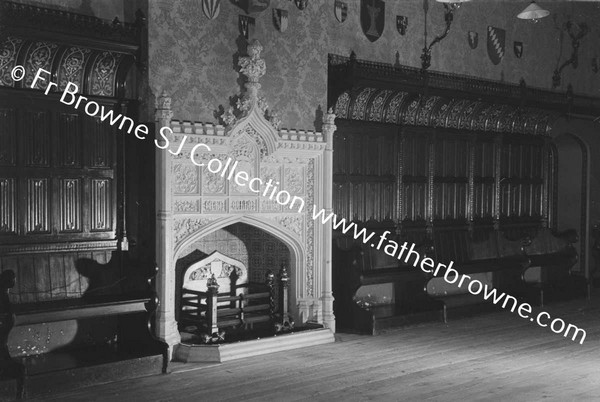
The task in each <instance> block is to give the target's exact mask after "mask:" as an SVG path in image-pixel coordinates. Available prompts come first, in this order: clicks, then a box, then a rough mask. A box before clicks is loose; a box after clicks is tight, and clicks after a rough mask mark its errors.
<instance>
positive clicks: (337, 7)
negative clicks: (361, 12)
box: [333, 0, 348, 22]
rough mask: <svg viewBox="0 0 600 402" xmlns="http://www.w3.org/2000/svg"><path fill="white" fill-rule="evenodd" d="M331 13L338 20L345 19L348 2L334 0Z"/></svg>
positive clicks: (342, 20)
mask: <svg viewBox="0 0 600 402" xmlns="http://www.w3.org/2000/svg"><path fill="white" fill-rule="evenodd" d="M333 13H334V14H335V18H336V19H337V20H338V21H339V22H344V21H346V18H347V17H348V4H346V3H344V2H343V1H340V0H335V3H334V5H333Z"/></svg>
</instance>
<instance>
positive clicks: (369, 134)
mask: <svg viewBox="0 0 600 402" xmlns="http://www.w3.org/2000/svg"><path fill="white" fill-rule="evenodd" d="M396 132H397V129H396V128H392V127H389V126H388V127H385V126H381V125H380V126H376V127H365V128H364V129H360V128H358V129H354V128H351V127H348V130H345V131H344V133H342V134H340V135H335V136H334V150H335V152H334V154H335V156H334V159H333V161H334V166H333V176H334V186H333V187H334V188H333V192H334V195H333V200H334V209H335V211H336V213H337V214H338V215H339V216H340V217H345V218H349V219H351V220H353V221H355V222H361V223H367V222H369V223H370V224H372V225H375V226H382V225H386V224H387V225H389V224H390V223H391V224H392V225H393V222H394V221H395V220H396V219H397V208H396V189H397V186H396V181H397V169H398V167H397V152H398V151H397V148H398V144H397V141H396V138H397V137H398V136H397V135H396Z"/></svg>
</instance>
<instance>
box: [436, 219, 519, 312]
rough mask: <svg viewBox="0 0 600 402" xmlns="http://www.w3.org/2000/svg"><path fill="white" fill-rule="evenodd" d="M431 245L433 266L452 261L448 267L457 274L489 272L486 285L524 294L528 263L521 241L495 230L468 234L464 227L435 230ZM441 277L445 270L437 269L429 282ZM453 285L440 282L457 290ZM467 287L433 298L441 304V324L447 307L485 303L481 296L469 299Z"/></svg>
mask: <svg viewBox="0 0 600 402" xmlns="http://www.w3.org/2000/svg"><path fill="white" fill-rule="evenodd" d="M432 243H433V244H432V248H431V251H430V252H429V256H430V257H431V258H433V260H434V261H436V263H442V264H449V263H450V262H451V261H452V262H453V266H452V268H453V269H454V270H456V271H457V272H458V273H459V274H461V275H462V274H465V275H469V276H470V275H472V274H479V273H491V274H492V281H491V283H490V285H492V286H493V287H494V288H496V289H498V290H499V291H500V292H505V293H507V294H510V295H514V296H519V295H525V294H527V291H528V285H527V283H526V282H525V279H524V274H525V271H526V270H527V269H528V267H529V265H530V260H529V258H528V256H526V255H525V253H524V249H523V247H524V244H525V242H524V241H523V240H520V239H519V240H509V239H507V238H506V237H505V236H504V235H503V233H501V232H499V231H495V230H481V231H478V232H470V231H469V230H468V229H467V228H455V227H436V228H434V229H433V242H432ZM444 274H445V271H444V270H440V271H439V272H438V275H437V276H436V277H434V276H433V275H432V276H430V280H433V279H436V278H442V277H443V276H444ZM450 279H451V278H450ZM439 280H440V281H441V279H439ZM457 284H458V282H457V283H455V284H447V283H445V281H444V284H443V286H445V287H448V286H450V287H457ZM467 285H468V282H466V283H464V284H463V287H462V288H461V289H464V291H463V292H461V293H454V294H451V295H449V296H446V295H437V296H435V298H436V299H440V300H443V302H444V322H446V321H447V316H448V305H450V304H461V301H463V300H469V301H470V302H471V303H472V301H473V300H477V303H476V304H484V303H485V302H484V299H483V297H482V296H481V295H480V296H473V295H471V294H470V293H468V291H467V288H466V286H467ZM453 290H454V288H453ZM474 298H477V299H474ZM479 299H481V300H479Z"/></svg>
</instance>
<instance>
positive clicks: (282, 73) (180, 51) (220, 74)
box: [148, 0, 600, 129]
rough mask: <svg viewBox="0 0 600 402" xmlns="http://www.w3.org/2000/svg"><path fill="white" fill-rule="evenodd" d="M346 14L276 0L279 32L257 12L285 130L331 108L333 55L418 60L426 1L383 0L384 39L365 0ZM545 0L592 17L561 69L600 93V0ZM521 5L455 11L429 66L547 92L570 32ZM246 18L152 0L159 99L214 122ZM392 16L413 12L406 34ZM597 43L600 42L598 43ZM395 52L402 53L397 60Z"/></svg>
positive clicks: (555, 10)
mask: <svg viewBox="0 0 600 402" xmlns="http://www.w3.org/2000/svg"><path fill="white" fill-rule="evenodd" d="M346 2H347V3H348V18H347V19H346V21H345V22H344V23H339V22H338V21H337V20H336V18H335V16H334V13H333V4H334V1H333V0H322V1H311V2H309V4H308V7H307V8H306V9H305V10H304V11H300V10H299V9H297V8H296V6H295V5H294V3H293V2H290V1H289V0H271V8H273V7H275V8H282V9H285V10H288V12H289V27H288V29H287V30H286V31H285V32H283V33H281V32H279V31H277V30H276V29H275V27H274V25H273V22H272V14H271V13H272V11H271V8H269V9H268V10H266V11H265V12H263V13H261V14H253V15H252V16H253V17H255V18H256V27H255V29H254V34H253V35H251V38H257V39H259V40H260V41H261V42H262V43H263V45H264V46H265V50H264V52H263V56H264V58H265V60H266V63H267V74H266V76H265V77H263V79H262V81H261V82H262V85H263V90H264V91H265V96H266V99H267V102H268V103H269V105H270V106H271V107H273V108H275V109H276V110H278V111H279V112H280V115H281V117H282V123H283V124H282V126H283V127H287V128H295V129H314V128H315V119H316V118H317V116H320V112H318V110H317V109H318V108H319V107H320V108H321V110H323V109H324V108H325V107H326V99H327V92H326V91H327V54H328V53H337V54H342V55H348V54H349V53H350V51H351V50H354V51H355V52H356V54H357V56H358V57H359V58H361V59H370V60H374V61H382V62H389V63H394V62H396V61H398V62H399V63H400V64H403V65H408V66H415V67H418V66H420V55H421V49H422V47H423V25H424V24H423V22H424V16H423V1H422V0H405V1H390V0H388V1H386V21H385V29H384V32H383V35H382V37H381V38H379V40H377V41H376V42H374V43H371V42H369V40H368V39H367V38H366V36H365V35H364V34H363V33H362V30H361V28H360V15H359V5H360V2H359V0H347V1H346ZM557 3H558V2H540V4H541V5H542V6H545V7H546V8H548V9H549V10H550V11H551V12H552V14H553V15H554V16H556V19H557V24H559V25H561V24H562V23H563V22H564V21H566V15H571V16H573V17H572V19H573V20H574V21H575V22H580V21H582V20H587V22H588V24H589V26H590V27H591V32H590V33H589V34H588V36H587V37H585V38H584V39H583V41H582V43H581V46H580V63H579V64H580V65H579V68H578V69H577V70H573V68H572V67H567V68H566V69H564V70H563V74H562V76H563V84H562V86H561V87H560V88H559V89H560V90H562V91H564V90H565V89H566V86H567V84H568V83H572V85H573V87H574V90H575V92H577V93H587V94H591V95H596V96H599V95H600V73H597V74H593V72H592V69H591V58H592V57H595V56H600V50H598V48H597V44H598V41H599V35H600V29H599V28H598V24H597V23H596V22H595V21H597V19H598V18H599V17H600V4H598V3H582V2H578V3H576V5H574V3H573V2H563V3H558V4H557ZM525 5H526V4H525V3H522V2H503V1H498V2H496V1H493V2H492V1H486V2H477V1H474V2H470V3H467V4H465V5H463V6H462V7H461V8H460V9H459V10H458V11H457V12H456V14H455V17H454V22H453V25H452V29H451V31H450V33H449V35H448V37H447V38H446V39H445V40H444V41H442V42H441V43H440V44H438V45H436V46H434V47H433V50H432V65H431V69H432V70H437V71H444V72H453V73H458V74H467V75H472V76H476V77H481V78H485V79H492V80H504V81H506V82H509V83H518V82H519V80H520V78H521V77H523V78H524V79H525V80H526V82H527V84H528V85H530V86H536V87H542V88H546V89H550V87H551V81H552V72H553V71H554V69H555V68H556V66H557V64H558V63H559V57H560V63H562V62H563V61H565V60H566V59H567V58H568V57H570V54H571V44H570V38H569V37H568V35H565V38H564V41H563V42H564V43H563V45H562V46H561V41H560V33H559V31H558V30H557V29H556V28H555V23H554V21H553V18H552V17H549V18H545V19H543V20H541V21H540V22H539V23H538V24H531V23H528V22H524V21H521V20H518V19H517V18H516V15H517V14H518V13H519V12H520V11H521V10H522V9H523V8H524V7H525ZM429 8H430V10H429V14H428V24H427V27H428V31H429V32H428V42H430V41H431V40H432V39H433V37H434V36H435V35H437V34H439V33H441V32H443V28H444V21H443V20H444V9H443V6H442V4H440V3H437V2H435V1H433V0H429ZM239 14H244V12H243V11H241V10H240V9H239V8H237V7H236V6H235V5H233V4H232V2H231V1H221V11H220V14H219V16H218V17H217V18H216V19H215V20H209V19H207V18H206V17H205V16H204V14H203V12H202V2H201V1H200V0H174V1H167V0H152V1H150V2H149V4H148V29H149V80H150V83H149V84H150V90H151V92H152V93H153V94H154V96H156V94H159V93H160V92H162V91H163V90H165V91H167V93H169V94H170V95H171V96H172V97H173V110H174V118H175V119H178V120H195V121H204V122H214V121H216V118H215V111H216V110H218V109H219V107H225V108H227V107H228V105H229V98H230V97H233V96H235V95H237V94H239V93H240V90H241V89H240V85H241V84H242V82H241V80H240V79H239V78H240V76H239V74H238V73H237V57H238V55H239V54H240V52H241V54H242V55H245V39H243V38H240V36H239V32H238V15H239ZM396 15H405V16H407V17H408V29H407V32H406V35H405V36H400V35H399V34H398V32H397V30H396ZM488 25H491V26H494V27H499V28H503V29H506V54H505V56H504V58H503V59H502V61H501V62H500V64H498V65H494V64H492V62H491V61H490V60H489V58H488V55H487V48H486V35H487V33H486V30H487V27H488ZM470 30H471V31H476V32H478V33H479V45H478V47H477V48H476V49H474V50H471V48H470V47H469V45H468V43H467V32H468V31H470ZM514 41H521V42H523V46H524V51H523V56H522V58H520V59H519V58H517V57H516V56H515V55H514V53H513V49H512V48H513V42H514ZM594 46H595V47H594ZM396 53H398V59H396Z"/></svg>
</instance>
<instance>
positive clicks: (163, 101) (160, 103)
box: [156, 90, 171, 110]
mask: <svg viewBox="0 0 600 402" xmlns="http://www.w3.org/2000/svg"><path fill="white" fill-rule="evenodd" d="M156 108H157V109H167V110H171V97H170V96H169V95H168V94H167V91H165V90H163V91H162V94H160V96H159V97H158V99H157V106H156Z"/></svg>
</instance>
